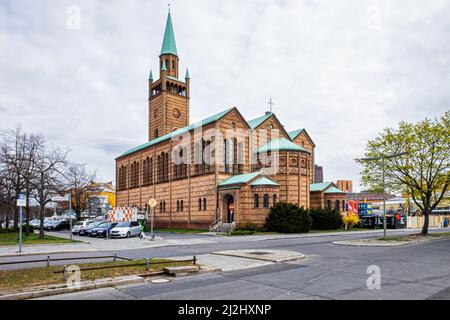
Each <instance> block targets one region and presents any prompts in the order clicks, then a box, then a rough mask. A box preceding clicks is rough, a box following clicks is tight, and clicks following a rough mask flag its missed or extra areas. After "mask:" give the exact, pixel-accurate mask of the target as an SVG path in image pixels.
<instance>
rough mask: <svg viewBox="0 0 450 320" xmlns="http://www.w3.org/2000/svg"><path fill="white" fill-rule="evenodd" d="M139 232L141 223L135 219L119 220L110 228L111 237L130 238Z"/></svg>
mask: <svg viewBox="0 0 450 320" xmlns="http://www.w3.org/2000/svg"><path fill="white" fill-rule="evenodd" d="M140 234H141V225H140V224H139V222H137V221H125V222H119V224H118V225H117V226H115V227H114V228H113V229H111V233H110V235H111V238H131V237H135V236H136V237H137V236H139V235H140Z"/></svg>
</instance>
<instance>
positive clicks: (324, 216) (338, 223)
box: [309, 209, 344, 230]
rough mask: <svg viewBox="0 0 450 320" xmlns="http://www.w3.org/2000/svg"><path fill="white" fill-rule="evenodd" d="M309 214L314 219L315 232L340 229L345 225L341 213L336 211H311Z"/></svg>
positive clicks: (313, 227)
mask: <svg viewBox="0 0 450 320" xmlns="http://www.w3.org/2000/svg"><path fill="white" fill-rule="evenodd" d="M309 213H310V215H311V218H312V219H313V223H312V229H314V230H334V229H339V228H341V227H342V225H343V223H344V222H343V220H342V216H341V214H340V212H339V211H337V210H335V209H311V210H310V211H309Z"/></svg>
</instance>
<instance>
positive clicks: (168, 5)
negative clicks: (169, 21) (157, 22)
mask: <svg viewBox="0 0 450 320" xmlns="http://www.w3.org/2000/svg"><path fill="white" fill-rule="evenodd" d="M167 7H168V8H169V13H170V2H169V3H167Z"/></svg>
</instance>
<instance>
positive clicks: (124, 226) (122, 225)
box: [116, 221, 131, 228]
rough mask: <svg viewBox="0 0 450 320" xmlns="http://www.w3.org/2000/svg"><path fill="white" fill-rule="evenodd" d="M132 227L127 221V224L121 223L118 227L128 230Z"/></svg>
mask: <svg viewBox="0 0 450 320" xmlns="http://www.w3.org/2000/svg"><path fill="white" fill-rule="evenodd" d="M130 225H131V222H129V221H125V222H120V223H119V224H118V225H117V226H116V227H119V228H127V227H130Z"/></svg>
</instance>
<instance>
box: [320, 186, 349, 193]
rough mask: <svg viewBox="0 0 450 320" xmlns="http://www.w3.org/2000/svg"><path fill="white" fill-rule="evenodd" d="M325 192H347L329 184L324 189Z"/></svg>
mask: <svg viewBox="0 0 450 320" xmlns="http://www.w3.org/2000/svg"><path fill="white" fill-rule="evenodd" d="M325 193H347V192H344V191H342V190H340V189H338V188H336V187H335V186H331V187H329V188H328V189H327V190H325Z"/></svg>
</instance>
